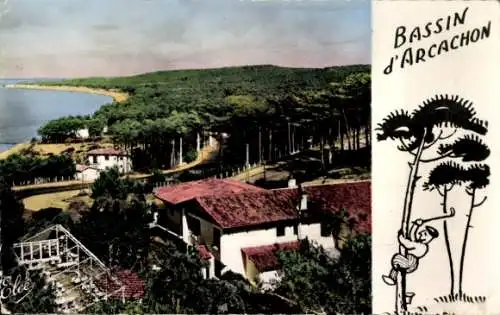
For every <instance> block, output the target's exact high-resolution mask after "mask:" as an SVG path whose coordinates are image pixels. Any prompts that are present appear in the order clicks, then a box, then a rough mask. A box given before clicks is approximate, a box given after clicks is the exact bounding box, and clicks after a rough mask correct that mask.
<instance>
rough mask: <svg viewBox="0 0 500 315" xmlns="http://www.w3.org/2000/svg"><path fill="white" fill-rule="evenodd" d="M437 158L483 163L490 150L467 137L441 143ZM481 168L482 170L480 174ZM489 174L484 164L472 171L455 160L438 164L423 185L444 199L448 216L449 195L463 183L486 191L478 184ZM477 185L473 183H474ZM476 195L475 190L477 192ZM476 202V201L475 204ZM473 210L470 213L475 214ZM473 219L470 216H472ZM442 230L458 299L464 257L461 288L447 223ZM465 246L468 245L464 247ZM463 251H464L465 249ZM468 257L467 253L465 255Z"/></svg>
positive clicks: (454, 290)
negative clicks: (457, 284)
mask: <svg viewBox="0 0 500 315" xmlns="http://www.w3.org/2000/svg"><path fill="white" fill-rule="evenodd" d="M438 155H439V156H440V157H446V158H450V159H455V160H457V159H460V160H461V161H462V162H472V161H475V162H478V161H484V160H485V159H486V158H487V157H488V156H489V155H490V149H489V148H488V146H487V145H486V144H484V143H483V142H482V140H481V139H480V138H479V137H478V136H476V135H464V136H461V137H460V138H458V139H456V140H455V141H454V142H452V143H447V144H441V145H440V146H439V150H438ZM476 169H479V170H480V171H477V170H476ZM483 169H484V171H482V170H483ZM486 170H488V171H489V169H487V168H486V167H483V166H481V165H473V166H471V168H470V169H467V168H465V167H464V166H463V165H460V164H458V163H456V162H455V161H446V162H441V163H440V164H438V165H437V166H436V167H435V168H434V169H433V170H432V171H431V172H430V173H429V178H428V180H427V182H426V183H425V184H424V190H428V191H434V190H436V191H437V192H438V193H439V195H440V196H441V197H442V200H443V201H442V203H441V206H442V209H443V213H444V214H447V213H449V210H450V209H448V205H447V203H448V194H449V192H450V191H451V190H453V189H454V188H455V187H457V186H461V185H462V184H464V183H470V184H469V188H468V190H470V189H471V187H470V186H471V185H472V186H473V187H475V189H477V188H483V186H477V184H479V183H483V182H484V180H485V177H484V176H486V178H487V176H488V175H489V173H487V172H486ZM473 183H474V184H473ZM474 196H475V190H474ZM473 202H474V201H473ZM472 209H474V208H471V210H470V211H472ZM469 219H470V217H469ZM468 226H469V223H468V224H467V226H466V232H465V235H466V236H465V238H464V242H465V243H466V242H467V241H466V239H467V236H468V229H469V228H468ZM443 231H444V239H445V245H446V252H447V256H448V263H449V269H450V291H449V296H457V297H458V295H460V294H461V292H462V278H463V257H461V262H460V273H459V286H458V288H457V287H456V283H455V265H454V262H453V257H452V250H451V246H450V237H449V232H448V222H447V221H446V220H445V221H443ZM463 247H465V245H464V246H463ZM462 251H463V252H464V250H462ZM464 255H465V254H464Z"/></svg>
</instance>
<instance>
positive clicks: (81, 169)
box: [76, 164, 99, 172]
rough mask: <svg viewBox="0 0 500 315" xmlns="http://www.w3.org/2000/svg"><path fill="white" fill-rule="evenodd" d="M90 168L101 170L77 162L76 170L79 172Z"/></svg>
mask: <svg viewBox="0 0 500 315" xmlns="http://www.w3.org/2000/svg"><path fill="white" fill-rule="evenodd" d="M89 168H90V169H94V170H99V169H98V168H96V167H92V166H89V165H82V164H76V171H77V172H84V171H86V170H88V169H89Z"/></svg>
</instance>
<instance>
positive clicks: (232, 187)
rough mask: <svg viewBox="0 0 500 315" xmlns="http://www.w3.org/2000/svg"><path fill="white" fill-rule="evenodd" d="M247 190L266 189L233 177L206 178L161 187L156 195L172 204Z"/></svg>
mask: <svg viewBox="0 0 500 315" xmlns="http://www.w3.org/2000/svg"><path fill="white" fill-rule="evenodd" d="M245 191H265V190H264V189H262V188H259V187H257V186H253V185H249V184H244V183H241V182H239V181H236V180H232V179H205V180H199V181H193V182H187V183H183V184H179V185H174V186H165V187H160V188H158V189H156V190H155V191H154V195H155V196H156V197H157V198H158V199H161V200H163V201H165V202H168V203H170V204H178V203H181V202H184V201H187V200H191V199H194V198H196V197H202V196H210V195H227V194H237V193H241V192H245Z"/></svg>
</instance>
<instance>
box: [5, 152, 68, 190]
mask: <svg viewBox="0 0 500 315" xmlns="http://www.w3.org/2000/svg"><path fill="white" fill-rule="evenodd" d="M75 174H76V166H75V163H74V162H73V160H72V159H71V157H69V156H67V155H64V154H63V155H58V156H49V157H48V158H41V157H38V156H33V155H20V154H12V155H10V156H9V157H8V158H6V159H4V160H0V176H3V177H4V179H5V180H6V181H7V182H8V183H10V184H19V183H25V184H32V183H34V180H35V179H37V178H40V179H46V180H52V179H55V178H61V177H64V178H73V177H74V176H75Z"/></svg>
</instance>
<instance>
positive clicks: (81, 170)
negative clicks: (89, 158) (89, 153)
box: [76, 164, 101, 181]
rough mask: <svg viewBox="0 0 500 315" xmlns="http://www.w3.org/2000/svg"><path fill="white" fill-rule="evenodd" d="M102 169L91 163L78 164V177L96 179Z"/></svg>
mask: <svg viewBox="0 0 500 315" xmlns="http://www.w3.org/2000/svg"><path fill="white" fill-rule="evenodd" d="M100 172H101V171H100V170H99V169H98V168H97V167H94V166H90V165H82V164H77V165H76V179H77V180H81V181H94V180H96V179H97V178H98V177H99V173H100Z"/></svg>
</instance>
